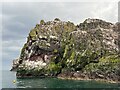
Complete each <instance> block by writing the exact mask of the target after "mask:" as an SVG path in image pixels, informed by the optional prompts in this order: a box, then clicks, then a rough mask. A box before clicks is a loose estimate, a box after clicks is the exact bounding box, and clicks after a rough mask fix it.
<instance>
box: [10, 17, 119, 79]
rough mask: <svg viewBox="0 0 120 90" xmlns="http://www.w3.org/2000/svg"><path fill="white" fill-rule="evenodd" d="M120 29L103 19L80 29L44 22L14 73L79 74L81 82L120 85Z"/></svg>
mask: <svg viewBox="0 0 120 90" xmlns="http://www.w3.org/2000/svg"><path fill="white" fill-rule="evenodd" d="M118 25H119V23H117V24H112V23H110V22H106V21H103V20H99V19H86V20H85V21H84V22H83V23H80V24H79V25H77V26H76V25H74V23H72V22H70V21H68V22H65V21H61V20H60V19H58V18H56V19H55V20H54V21H48V22H45V21H44V20H41V21H40V24H37V25H36V26H35V28H33V29H32V30H31V31H30V33H29V35H28V37H27V42H26V43H25V44H24V46H23V48H22V50H21V54H20V57H19V59H17V60H14V61H13V67H12V69H11V70H16V72H17V77H28V76H39V77H41V76H42V77H43V76H51V77H52V76H66V75H65V74H67V76H69V75H70V77H73V76H74V75H76V73H77V78H79V77H80V76H82V77H83V75H84V77H88V78H89V79H92V78H98V79H101V77H102V79H109V80H113V81H120V67H119V65H120V57H119V42H118V41H119V40H118V36H119V35H118V34H119V32H118V31H119V30H118ZM78 72H80V73H78ZM79 74H80V75H79ZM113 75H114V77H113Z"/></svg>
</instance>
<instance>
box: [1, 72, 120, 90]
mask: <svg viewBox="0 0 120 90" xmlns="http://www.w3.org/2000/svg"><path fill="white" fill-rule="evenodd" d="M2 88H109V89H110V88H115V89H117V90H120V83H106V82H100V81H94V80H93V81H85V80H62V79H58V78H22V79H18V78H16V72H11V71H7V70H6V71H2ZM115 89H114V90H115Z"/></svg>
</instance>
